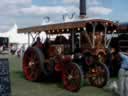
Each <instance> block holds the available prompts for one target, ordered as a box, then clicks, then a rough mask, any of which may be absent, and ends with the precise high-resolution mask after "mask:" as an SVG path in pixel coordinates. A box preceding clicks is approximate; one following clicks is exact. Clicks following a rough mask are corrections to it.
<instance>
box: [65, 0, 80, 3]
mask: <svg viewBox="0 0 128 96" xmlns="http://www.w3.org/2000/svg"><path fill="white" fill-rule="evenodd" d="M79 1H80V0H63V2H64V3H79Z"/></svg>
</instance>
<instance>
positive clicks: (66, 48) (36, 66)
mask: <svg viewBox="0 0 128 96" xmlns="http://www.w3.org/2000/svg"><path fill="white" fill-rule="evenodd" d="M116 28H117V25H116V24H115V23H113V22H112V21H108V20H103V19H90V20H89V19H88V20H82V21H74V22H65V23H59V24H49V25H43V26H37V27H30V28H23V29H19V30H18V32H19V33H23V32H24V33H28V37H29V36H32V32H34V33H35V34H36V36H39V35H40V33H41V32H42V31H44V32H45V33H46V34H47V39H46V41H45V43H44V44H42V43H38V44H33V45H30V46H29V48H28V49H27V50H26V52H25V53H24V57H23V72H24V75H25V78H26V79H27V80H30V81H40V80H42V79H44V78H50V79H53V78H56V77H57V76H58V75H56V74H58V73H59V76H58V77H61V79H62V81H63V85H64V88H65V89H67V90H69V91H78V90H79V89H80V87H81V85H82V82H83V80H88V81H89V82H90V84H91V85H92V86H96V87H99V88H102V87H104V86H105V85H106V83H107V81H108V79H109V71H108V67H107V66H108V65H107V64H108V63H109V62H108V61H110V60H109V59H110V58H109V56H108V54H109V50H108V47H109V43H110V41H111V39H110V40H107V34H108V33H110V34H111V35H112V34H113V33H114V32H116ZM64 34H66V36H68V37H69V38H68V39H67V38H66V37H65V36H64ZM54 35H55V36H56V38H55V39H54V40H51V38H50V37H52V36H54ZM32 37H33V36H32ZM35 38H36V37H35ZM35 38H34V39H35Z"/></svg>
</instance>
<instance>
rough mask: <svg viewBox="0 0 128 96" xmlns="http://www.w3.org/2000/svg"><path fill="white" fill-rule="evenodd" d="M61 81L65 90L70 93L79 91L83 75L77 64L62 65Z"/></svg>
mask: <svg viewBox="0 0 128 96" xmlns="http://www.w3.org/2000/svg"><path fill="white" fill-rule="evenodd" d="M62 80H63V84H64V88H65V89H67V90H69V91H72V92H76V91H79V90H80V87H81V85H82V81H83V73H82V70H81V68H80V67H79V66H78V64H76V63H72V62H71V63H69V64H67V65H64V68H63V71H62Z"/></svg>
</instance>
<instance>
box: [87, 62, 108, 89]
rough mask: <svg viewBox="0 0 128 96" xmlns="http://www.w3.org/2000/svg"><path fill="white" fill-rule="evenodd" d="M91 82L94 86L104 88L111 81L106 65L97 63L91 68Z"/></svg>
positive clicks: (89, 75)
mask: <svg viewBox="0 0 128 96" xmlns="http://www.w3.org/2000/svg"><path fill="white" fill-rule="evenodd" d="M88 77H89V82H90V84H91V85H92V86H96V87H98V88H102V87H104V86H105V85H106V84H107V81H108V79H109V77H110V76H109V70H108V68H107V66H106V65H105V64H101V63H97V64H95V65H94V66H92V67H91V68H89V74H88Z"/></svg>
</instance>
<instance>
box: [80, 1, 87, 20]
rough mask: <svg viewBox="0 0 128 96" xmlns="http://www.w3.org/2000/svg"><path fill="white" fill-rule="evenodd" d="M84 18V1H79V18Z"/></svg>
mask: <svg viewBox="0 0 128 96" xmlns="http://www.w3.org/2000/svg"><path fill="white" fill-rule="evenodd" d="M85 17H86V0H80V18H81V19H83V18H85Z"/></svg>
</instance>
